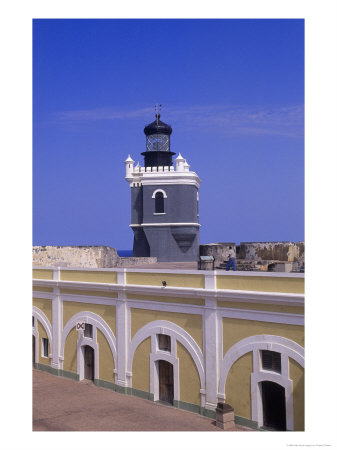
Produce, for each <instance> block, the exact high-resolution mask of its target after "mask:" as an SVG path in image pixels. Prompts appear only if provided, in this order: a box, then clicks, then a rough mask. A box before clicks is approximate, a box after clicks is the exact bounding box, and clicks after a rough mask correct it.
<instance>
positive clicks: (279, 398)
mask: <svg viewBox="0 0 337 450" xmlns="http://www.w3.org/2000/svg"><path fill="white" fill-rule="evenodd" d="M261 384H262V406H263V426H264V427H265V428H267V429H270V430H277V431H286V429H287V420H286V402H285V390H284V387H282V386H280V385H279V384H277V383H273V382H272V381H263V382H262V383H261Z"/></svg>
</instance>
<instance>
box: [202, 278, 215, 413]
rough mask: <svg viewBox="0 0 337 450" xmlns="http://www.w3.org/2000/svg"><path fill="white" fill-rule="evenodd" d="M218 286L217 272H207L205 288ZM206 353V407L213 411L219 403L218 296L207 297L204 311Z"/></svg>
mask: <svg viewBox="0 0 337 450" xmlns="http://www.w3.org/2000/svg"><path fill="white" fill-rule="evenodd" d="M215 287H216V278H215V273H214V272H213V271H211V272H210V273H209V274H205V289H212V290H213V289H214V290H215ZM204 355H205V374H206V386H205V388H206V402H205V408H206V409H210V410H212V411H214V410H215V408H216V405H217V393H218V382H219V377H218V372H219V361H218V320H217V308H216V298H215V297H208V298H207V297H206V298H205V313H204Z"/></svg>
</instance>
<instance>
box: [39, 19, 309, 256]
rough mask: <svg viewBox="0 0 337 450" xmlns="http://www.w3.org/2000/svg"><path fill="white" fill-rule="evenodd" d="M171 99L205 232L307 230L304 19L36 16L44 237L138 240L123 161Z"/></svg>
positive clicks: (286, 235)
mask: <svg viewBox="0 0 337 450" xmlns="http://www.w3.org/2000/svg"><path fill="white" fill-rule="evenodd" d="M158 102H159V103H161V104H162V105H163V106H162V120H163V121H165V122H167V123H169V124H170V125H171V126H172V128H173V134H172V136H171V149H172V151H174V152H176V153H177V154H178V153H179V152H181V153H182V155H183V156H184V157H185V158H186V159H187V161H188V163H189V164H190V165H191V170H194V171H196V172H197V173H198V175H199V177H200V178H201V180H202V184H201V188H200V223H201V225H202V227H201V230H200V242H201V243H210V242H237V243H239V242H243V241H278V240H290V241H300V240H303V239H304V21H303V20H295V19H290V20H281V19H267V20H257V19H251V20H239V19H236V20H231V19H224V20H222V19H221V20H220V19H215V20H206V19H203V20H183V19H180V20H168V19H156V20H140V19H138V20H34V21H33V243H34V245H109V246H112V247H116V248H118V249H131V248H132V240H133V236H132V231H131V229H130V228H129V223H130V188H129V186H128V184H127V183H126V182H125V180H124V176H125V170H124V163H123V161H124V160H125V159H126V157H127V155H128V154H129V153H130V154H131V156H132V157H133V159H134V160H136V162H137V161H139V162H140V163H142V162H143V160H142V156H141V155H140V153H141V152H142V151H144V150H145V136H144V133H143V128H144V126H145V125H146V124H148V123H150V122H152V121H153V120H154V105H155V104H156V103H158Z"/></svg>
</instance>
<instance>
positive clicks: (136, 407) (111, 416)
mask: <svg viewBox="0 0 337 450" xmlns="http://www.w3.org/2000/svg"><path fill="white" fill-rule="evenodd" d="M33 431H222V430H220V428H217V427H216V426H215V422H214V421H213V420H212V419H208V418H206V417H202V416H199V415H198V414H193V413H190V412H187V411H182V410H180V409H176V408H173V407H170V406H164V405H159V404H157V403H154V402H151V401H149V400H143V399H141V398H138V397H134V396H129V395H124V394H118V393H116V392H114V391H111V390H110V389H104V388H101V387H97V386H94V385H93V384H92V383H91V382H87V381H81V382H78V381H73V380H69V379H66V378H62V377H57V376H54V375H50V374H48V373H45V372H41V371H39V370H33ZM232 431H248V429H245V428H244V427H240V426H236V427H235V429H233V430H232Z"/></svg>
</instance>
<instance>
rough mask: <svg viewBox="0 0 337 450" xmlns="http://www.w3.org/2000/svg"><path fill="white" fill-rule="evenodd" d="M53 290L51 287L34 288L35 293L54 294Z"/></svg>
mask: <svg viewBox="0 0 337 450" xmlns="http://www.w3.org/2000/svg"><path fill="white" fill-rule="evenodd" d="M53 290H54V289H53V288H51V287H41V286H33V291H37V292H53Z"/></svg>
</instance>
